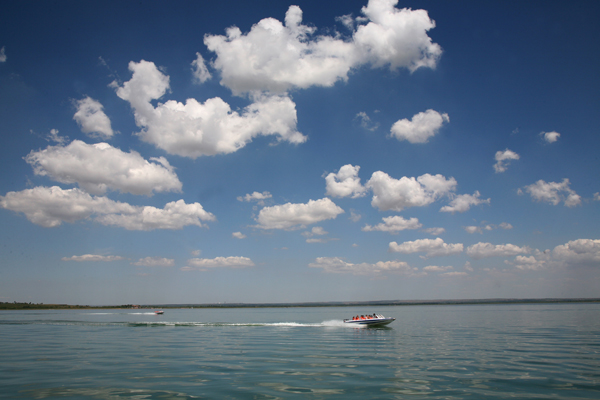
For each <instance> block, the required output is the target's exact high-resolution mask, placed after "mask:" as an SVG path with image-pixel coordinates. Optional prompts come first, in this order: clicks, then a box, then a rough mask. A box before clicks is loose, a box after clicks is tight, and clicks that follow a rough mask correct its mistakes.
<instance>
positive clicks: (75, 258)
mask: <svg viewBox="0 0 600 400" xmlns="http://www.w3.org/2000/svg"><path fill="white" fill-rule="evenodd" d="M124 259H125V258H124V257H121V256H102V255H98V254H84V255H82V256H71V257H63V258H61V260H62V261H77V262H83V261H104V262H112V261H120V260H124Z"/></svg>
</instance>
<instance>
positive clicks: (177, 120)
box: [117, 60, 307, 159]
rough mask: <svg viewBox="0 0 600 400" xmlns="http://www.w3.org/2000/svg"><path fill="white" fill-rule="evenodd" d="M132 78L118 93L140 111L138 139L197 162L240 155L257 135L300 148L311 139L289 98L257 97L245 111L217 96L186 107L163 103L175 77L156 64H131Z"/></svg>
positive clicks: (193, 100)
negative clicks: (155, 102)
mask: <svg viewBox="0 0 600 400" xmlns="http://www.w3.org/2000/svg"><path fill="white" fill-rule="evenodd" d="M129 69H130V70H131V71H132V72H133V75H132V78H131V80H129V81H127V82H125V83H124V84H123V86H121V87H118V88H117V95H118V96H119V97H120V98H122V99H123V100H126V101H128V102H129V103H130V104H131V107H132V108H133V110H134V115H135V120H136V124H137V125H138V126H139V127H141V128H142V130H141V131H140V132H138V133H137V135H138V136H139V137H140V138H141V139H142V140H143V141H145V142H148V143H151V144H153V145H155V146H156V147H158V148H160V149H163V150H165V151H166V152H167V153H169V154H176V155H179V156H182V157H190V158H194V159H195V158H197V157H200V156H205V155H216V154H228V153H233V152H235V151H238V150H239V149H241V148H243V147H244V146H246V144H248V143H249V142H251V141H252V139H253V138H255V137H256V136H260V135H262V136H266V135H273V136H276V137H277V140H278V141H288V142H290V143H294V144H299V143H303V142H305V141H306V139H307V138H306V136H304V135H302V134H301V133H300V132H298V131H297V130H296V123H297V117H296V105H295V104H294V102H293V101H292V100H291V99H290V98H289V97H288V96H267V95H256V96H254V103H252V104H250V105H249V106H247V107H245V108H244V110H243V111H242V112H241V113H238V112H236V111H232V110H231V107H230V106H229V104H227V103H226V102H224V101H223V100H222V99H221V98H219V97H215V98H212V99H208V100H206V102H204V103H199V102H198V101H197V100H195V99H187V101H186V102H185V104H183V103H180V102H177V101H174V100H169V101H167V102H166V103H158V105H157V106H156V108H155V107H154V106H153V105H152V104H151V100H156V99H160V98H161V97H162V96H163V95H164V94H165V93H166V92H167V90H168V89H169V77H168V76H166V75H164V74H163V73H162V72H160V71H159V70H158V68H156V66H155V65H154V63H152V62H147V61H144V60H142V61H140V62H139V63H136V62H133V61H132V62H130V63H129Z"/></svg>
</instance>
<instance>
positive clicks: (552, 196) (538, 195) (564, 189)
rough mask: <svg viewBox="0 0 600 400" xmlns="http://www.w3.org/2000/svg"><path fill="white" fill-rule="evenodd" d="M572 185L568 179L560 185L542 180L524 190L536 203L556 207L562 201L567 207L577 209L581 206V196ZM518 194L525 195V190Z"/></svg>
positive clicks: (520, 190) (519, 191)
mask: <svg viewBox="0 0 600 400" xmlns="http://www.w3.org/2000/svg"><path fill="white" fill-rule="evenodd" d="M570 184H571V183H570V182H569V179H567V178H565V179H563V181H562V182H560V183H559V182H545V181H543V180H541V179H540V180H539V181H537V182H536V183H534V184H531V185H529V186H525V187H524V189H525V191H526V192H527V193H529V194H530V195H531V198H532V199H534V200H536V201H540V202H547V203H550V204H552V205H555V206H556V205H558V204H560V202H561V201H562V202H564V204H565V206H566V207H575V206H578V205H580V204H581V196H579V195H578V194H577V193H575V191H574V190H572V189H571V188H570V187H569V185H570ZM517 193H518V194H523V190H522V189H519V190H518V191H517Z"/></svg>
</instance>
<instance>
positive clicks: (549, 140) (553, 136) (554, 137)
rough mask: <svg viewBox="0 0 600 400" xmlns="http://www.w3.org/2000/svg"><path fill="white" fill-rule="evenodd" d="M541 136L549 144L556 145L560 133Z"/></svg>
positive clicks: (543, 133)
mask: <svg viewBox="0 0 600 400" xmlns="http://www.w3.org/2000/svg"><path fill="white" fill-rule="evenodd" d="M540 136H541V137H543V138H544V140H545V141H546V142H547V143H554V142H556V141H557V140H558V138H559V137H560V133H558V132H554V131H552V132H540Z"/></svg>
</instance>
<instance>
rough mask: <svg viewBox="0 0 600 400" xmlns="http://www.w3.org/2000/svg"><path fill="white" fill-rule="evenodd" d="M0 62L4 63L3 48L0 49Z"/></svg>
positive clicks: (4, 53) (4, 54)
mask: <svg viewBox="0 0 600 400" xmlns="http://www.w3.org/2000/svg"><path fill="white" fill-rule="evenodd" d="M0 62H6V52H5V51H4V46H2V48H1V49H0Z"/></svg>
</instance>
